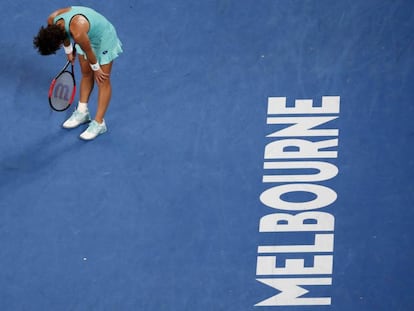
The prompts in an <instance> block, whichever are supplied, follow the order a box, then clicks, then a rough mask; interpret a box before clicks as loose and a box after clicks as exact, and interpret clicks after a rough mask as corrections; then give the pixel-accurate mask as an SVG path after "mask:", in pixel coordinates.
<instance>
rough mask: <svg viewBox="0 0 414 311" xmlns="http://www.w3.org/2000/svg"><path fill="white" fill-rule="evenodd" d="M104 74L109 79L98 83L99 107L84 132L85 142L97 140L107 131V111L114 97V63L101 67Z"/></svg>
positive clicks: (82, 136) (82, 135) (81, 136)
mask: <svg viewBox="0 0 414 311" xmlns="http://www.w3.org/2000/svg"><path fill="white" fill-rule="evenodd" d="M101 69H102V71H103V72H105V73H106V74H108V78H107V79H106V80H104V81H103V82H99V83H98V88H99V90H98V107H97V110H96V115H95V120H93V121H92V122H91V123H90V124H89V127H88V128H87V129H86V131H84V132H83V133H82V134H81V135H80V138H82V139H84V140H92V139H95V138H96V137H97V136H98V135H100V134H103V133H105V132H106V131H107V128H106V123H105V120H104V117H105V113H106V110H107V109H108V106H109V102H110V100H111V95H112V86H111V76H110V75H111V70H112V62H110V63H109V64H106V65H101Z"/></svg>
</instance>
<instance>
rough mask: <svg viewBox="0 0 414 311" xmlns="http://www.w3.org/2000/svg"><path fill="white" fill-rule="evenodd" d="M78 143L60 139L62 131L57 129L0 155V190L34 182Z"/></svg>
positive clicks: (77, 145)
mask: <svg viewBox="0 0 414 311" xmlns="http://www.w3.org/2000/svg"><path fill="white" fill-rule="evenodd" d="M79 143H80V142H78V141H75V140H73V141H72V142H70V141H67V140H62V133H61V132H58V131H57V132H55V133H53V134H49V135H47V136H44V137H43V138H41V139H39V140H37V141H34V142H32V143H30V144H25V146H24V148H23V149H22V150H19V151H16V152H14V153H11V154H7V153H6V154H3V155H0V192H1V191H2V190H3V188H5V187H6V188H8V189H12V187H13V186H14V185H16V187H19V186H22V185H25V184H27V183H33V182H35V181H36V180H37V178H38V176H42V173H44V172H46V171H47V170H50V169H51V168H53V167H54V164H55V162H56V161H58V160H59V159H60V158H61V156H62V155H65V154H70V153H71V150H74V149H75V148H76V147H79Z"/></svg>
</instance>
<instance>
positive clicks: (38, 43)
mask: <svg viewBox="0 0 414 311" xmlns="http://www.w3.org/2000/svg"><path fill="white" fill-rule="evenodd" d="M66 37H67V36H66V32H65V30H64V29H63V28H62V27H60V26H57V25H54V24H53V25H47V26H46V27H43V26H42V27H41V28H40V30H39V33H38V34H37V36H35V37H34V39H33V46H34V48H35V49H38V51H39V53H40V54H41V55H50V54H55V53H56V51H57V50H59V49H60V46H61V45H62V43H63V40H65V38H66Z"/></svg>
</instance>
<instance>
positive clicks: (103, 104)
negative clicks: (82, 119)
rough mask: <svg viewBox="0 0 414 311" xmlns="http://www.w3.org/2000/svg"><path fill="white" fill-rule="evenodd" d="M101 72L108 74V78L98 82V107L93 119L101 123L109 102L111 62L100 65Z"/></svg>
mask: <svg viewBox="0 0 414 311" xmlns="http://www.w3.org/2000/svg"><path fill="white" fill-rule="evenodd" d="M101 69H102V71H103V72H105V73H106V74H108V79H106V80H105V81H104V82H101V83H98V88H99V90H98V108H97V110H96V115H95V120H96V121H97V122H98V123H102V122H103V120H104V117H105V113H106V111H107V109H108V106H109V102H110V100H111V95H112V86H111V76H110V75H111V71H112V62H110V63H109V64H106V65H101Z"/></svg>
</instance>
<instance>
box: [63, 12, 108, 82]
mask: <svg viewBox="0 0 414 311" xmlns="http://www.w3.org/2000/svg"><path fill="white" fill-rule="evenodd" d="M69 29H70V32H71V33H72V37H73V40H75V42H76V43H77V44H79V46H80V47H81V48H82V50H83V51H84V52H85V54H86V58H87V59H88V61H89V64H90V65H91V68H92V70H93V71H94V74H95V79H96V81H98V82H103V81H105V80H107V79H108V77H109V75H108V74H106V73H104V72H103V71H102V69H101V68H100V66H99V64H98V58H97V57H96V55H95V52H94V51H93V49H92V47H91V42H90V40H89V36H88V31H89V22H88V20H87V19H86V18H85V17H84V16H82V15H77V16H75V17H74V18H73V19H72V22H71V23H70V28H69Z"/></svg>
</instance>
